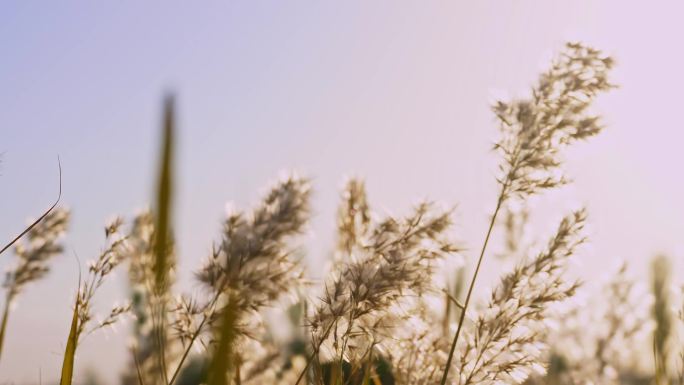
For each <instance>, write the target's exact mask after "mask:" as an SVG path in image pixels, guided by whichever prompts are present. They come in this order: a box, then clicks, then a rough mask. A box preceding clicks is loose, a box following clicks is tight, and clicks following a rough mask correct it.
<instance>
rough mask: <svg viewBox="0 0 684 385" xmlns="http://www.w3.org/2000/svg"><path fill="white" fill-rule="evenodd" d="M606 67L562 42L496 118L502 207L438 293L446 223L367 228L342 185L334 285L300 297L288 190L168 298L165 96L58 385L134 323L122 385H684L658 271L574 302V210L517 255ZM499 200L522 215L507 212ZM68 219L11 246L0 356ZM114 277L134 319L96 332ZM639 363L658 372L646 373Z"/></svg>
mask: <svg viewBox="0 0 684 385" xmlns="http://www.w3.org/2000/svg"><path fill="white" fill-rule="evenodd" d="M612 66H613V60H612V59H611V58H609V57H606V56H604V55H603V54H602V53H601V52H600V51H598V50H595V49H593V48H591V47H588V46H585V45H582V44H578V43H572V44H568V45H566V46H565V48H564V49H563V50H562V51H561V52H560V53H559V55H558V56H557V58H556V60H555V61H554V62H553V63H552V64H551V66H550V68H549V69H548V70H547V71H546V72H544V73H543V74H542V75H541V76H540V78H539V80H538V81H537V83H536V84H535V85H534V87H532V90H531V93H530V94H529V95H528V96H527V97H525V98H521V99H516V100H512V101H499V102H497V103H496V104H495V105H494V106H493V112H494V114H495V116H496V117H497V119H498V121H499V123H500V130H501V136H500V139H499V140H498V141H497V142H496V145H495V150H496V153H497V154H498V155H499V156H500V157H501V162H500V168H499V170H500V174H499V175H498V178H497V182H498V186H499V195H498V197H497V200H496V201H495V202H492V203H493V207H494V209H493V213H492V216H491V217H490V221H489V227H488V229H487V231H486V232H485V241H484V243H483V245H482V246H481V248H479V254H478V255H477V256H476V258H474V259H473V260H472V262H473V264H474V267H475V268H474V271H473V274H472V275H471V276H470V277H468V276H466V275H465V274H464V273H463V272H464V271H465V269H464V267H463V266H461V267H459V268H458V271H459V272H460V273H458V274H453V275H451V273H452V272H451V271H449V272H447V273H449V274H450V276H449V277H447V279H444V278H445V277H444V275H445V272H444V269H445V267H446V266H452V267H453V266H454V265H455V264H456V263H455V261H459V260H461V258H462V253H463V252H462V251H461V250H460V248H459V247H458V245H457V243H456V242H455V241H454V239H456V238H458V234H454V230H453V226H452V224H453V218H452V211H451V210H450V209H445V208H442V207H440V206H439V205H437V204H435V203H433V202H422V203H420V204H418V205H416V206H415V207H414V208H412V209H410V210H409V211H408V213H407V214H406V215H404V216H398V217H386V218H383V219H377V218H379V216H378V215H376V214H374V213H373V212H372V205H371V202H369V200H368V198H367V196H366V190H365V184H364V182H363V181H362V180H360V179H351V180H349V181H348V183H347V184H346V187H345V189H344V190H343V192H342V194H341V198H342V199H341V204H340V206H339V209H338V218H337V241H336V245H335V246H334V253H333V260H332V261H331V267H330V271H329V272H328V274H327V278H326V279H325V280H324V281H323V282H320V283H317V282H311V281H310V280H308V279H307V278H306V270H305V266H304V264H303V262H302V253H301V251H302V250H301V248H300V247H299V246H298V245H299V241H298V239H299V237H300V236H301V235H302V234H303V233H304V231H305V230H306V229H307V225H308V223H309V219H310V216H311V207H310V198H311V186H310V182H309V180H308V179H306V178H302V177H299V176H297V175H289V176H286V177H283V178H282V179H281V180H279V181H278V182H277V183H275V184H274V185H273V187H272V188H271V189H270V190H269V192H268V193H267V194H266V195H265V196H264V197H263V198H262V200H261V201H260V202H259V203H258V204H257V205H255V207H254V208H253V209H251V210H249V211H245V212H242V211H235V212H232V213H229V214H228V216H227V218H226V219H225V221H224V223H223V226H222V228H221V229H220V231H219V234H220V240H219V241H218V242H216V244H215V245H214V247H213V249H212V250H213V251H212V253H211V254H210V255H209V256H208V257H207V259H206V261H205V263H204V264H203V265H202V266H201V267H200V268H199V270H198V271H197V273H196V278H197V280H198V282H200V283H201V285H202V290H201V291H199V292H197V293H176V292H175V289H174V275H175V268H176V265H175V260H176V256H175V247H174V242H173V239H174V234H173V228H174V226H173V222H172V218H173V215H172V207H173V186H174V180H173V177H174V171H173V170H174V169H173V158H174V152H173V143H174V117H173V103H172V101H171V99H168V100H167V103H166V104H165V115H164V116H165V118H164V127H163V133H164V135H163V137H162V141H161V143H162V148H161V154H162V156H161V161H160V163H159V166H160V167H159V173H158V176H159V178H158V184H157V186H158V189H157V193H158V194H157V196H156V202H154V203H155V205H154V210H149V211H144V212H141V213H139V214H137V215H136V216H134V217H133V218H132V219H130V220H127V219H123V218H117V219H115V220H114V221H112V222H111V223H109V224H108V225H107V226H106V227H105V247H104V251H103V252H102V253H101V254H100V255H99V256H98V257H97V258H96V259H95V261H94V262H92V264H91V265H90V267H89V269H88V271H87V273H86V274H85V277H82V278H81V277H79V286H78V291H77V293H76V295H75V300H74V307H73V319H72V323H71V325H70V329H69V333H68V337H67V340H66V341H67V343H66V349H65V356H64V365H63V371H62V379H61V384H63V385H67V384H72V383H76V382H78V377H77V376H75V373H78V361H77V357H78V356H77V354H76V352H77V349H78V347H79V346H80V343H81V342H82V340H83V337H84V336H85V335H87V334H88V333H90V332H94V331H96V330H98V329H101V328H103V327H108V326H110V325H112V324H114V323H116V322H117V321H118V320H119V319H120V318H122V317H123V316H126V315H130V316H131V318H132V319H133V322H132V330H131V333H132V337H133V338H132V341H133V342H132V344H131V346H130V354H131V355H130V365H129V366H128V369H127V370H126V371H125V372H124V373H122V382H123V383H124V384H131V385H134V384H136V385H155V384H161V385H173V384H179V385H180V384H200V383H206V384H211V385H227V384H235V385H237V384H309V385H347V384H350V385H351V384H355V385H356V384H358V385H369V384H374V385H389V384H406V385H408V384H420V385H433V384H442V385H444V384H459V385H479V384H500V383H505V384H520V383H545V384H607V383H611V384H612V383H615V384H617V383H646V382H655V383H657V384H668V383H674V381H675V380H676V379H677V378H679V381H680V383H682V382H684V380H682V378H684V377H683V376H682V373H683V372H682V364H683V363H684V359H682V358H681V357H684V356H682V355H681V354H682V352H680V349H678V345H677V341H678V340H677V338H678V332H677V330H678V329H681V326H682V325H684V323H683V322H682V318H681V311H680V312H679V313H678V311H677V310H674V308H677V309H678V310H681V309H682V304H681V303H679V302H678V301H680V300H679V299H677V297H676V296H674V295H673V292H672V288H671V287H672V282H671V278H670V277H669V275H668V272H669V267H668V264H667V263H668V262H667V259H665V258H664V257H663V258H658V259H656V260H654V264H653V274H652V280H651V293H652V295H651V296H650V297H649V296H648V293H647V291H645V290H642V291H639V290H638V285H637V284H636V283H635V281H634V280H632V279H631V278H630V277H629V276H628V269H627V267H626V265H625V266H623V267H622V268H621V269H620V270H619V271H618V272H617V274H616V275H615V276H614V277H612V278H611V280H610V281H609V282H608V283H607V284H606V285H605V286H604V287H603V289H602V290H601V292H600V294H601V296H594V297H592V299H591V301H586V300H583V299H582V298H583V297H582V295H580V294H581V293H583V292H584V288H583V287H582V286H581V285H580V283H578V282H576V281H574V280H572V279H571V278H569V275H568V273H567V272H566V267H567V264H568V260H569V259H570V258H573V257H574V256H575V255H577V254H578V250H579V247H580V246H581V245H582V244H583V243H584V242H585V241H586V238H585V236H584V233H583V228H584V225H585V222H586V220H587V213H586V212H585V211H584V210H579V211H576V212H572V213H570V214H567V215H566V216H565V217H564V218H563V219H562V220H561V221H560V223H559V224H558V226H557V227H556V229H555V231H554V232H553V233H552V234H550V239H549V241H548V242H547V243H545V244H527V243H526V242H527V241H526V240H527V239H528V238H529V237H528V236H527V235H528V234H527V232H528V231H529V229H528V228H527V226H526V222H527V219H528V217H529V216H532V215H534V212H532V211H530V210H528V208H527V206H526V205H525V202H526V201H527V200H528V199H529V198H530V197H531V196H532V195H537V194H541V193H543V192H544V191H546V190H549V189H553V188H557V187H560V186H562V185H564V184H566V183H568V179H567V178H566V177H565V176H564V174H563V168H562V166H563V161H562V151H563V149H564V148H565V147H566V146H569V145H573V144H574V143H575V142H577V141H581V140H586V139H589V138H590V137H592V136H594V135H597V134H599V133H600V131H601V130H602V129H603V127H602V125H601V124H600V119H599V118H598V116H596V115H593V114H592V113H591V112H590V108H591V105H592V102H593V101H594V100H595V98H596V97H597V96H598V95H599V94H600V93H602V92H605V91H608V90H610V89H612V88H614V86H613V85H612V84H611V83H610V82H609V80H608V75H609V72H610V70H611V68H612ZM511 203H515V205H516V206H519V207H523V208H524V209H523V210H520V211H517V212H516V211H514V210H511V207H512V205H511ZM500 213H506V214H505V217H504V222H503V225H504V228H505V229H506V236H505V237H504V238H503V239H495V238H497V237H492V229H493V228H494V227H495V225H496V224H497V219H499V218H498V217H499V214H500ZM67 221H68V211H65V210H62V209H56V210H54V211H51V212H49V213H48V214H47V215H45V216H44V217H43V218H41V219H40V220H38V221H36V223H35V224H34V225H33V226H32V227H31V228H30V230H29V231H28V232H27V234H26V237H25V241H24V242H20V243H17V244H16V246H15V249H14V251H15V256H16V263H15V264H14V265H13V267H12V268H11V269H10V270H9V272H8V273H7V278H6V280H5V285H4V287H5V289H6V301H5V308H4V309H5V310H4V316H3V317H4V318H3V321H2V329H0V348H1V347H2V336H4V333H5V330H6V328H7V320H8V316H9V314H10V309H11V306H10V304H11V302H12V301H13V300H15V299H16V297H17V296H18V295H19V294H20V293H21V292H22V291H23V290H24V289H25V286H26V285H27V284H29V283H30V282H33V281H35V280H38V279H42V278H43V277H44V276H45V275H46V274H47V272H48V271H49V263H50V261H51V260H52V258H53V257H54V256H55V255H58V254H60V253H61V252H62V248H61V246H60V244H59V242H58V240H59V237H60V236H61V235H62V234H63V233H64V231H65V229H66V223H67ZM22 235H23V234H22ZM19 238H21V236H20V237H18V238H17V239H19ZM491 242H500V243H501V245H502V246H503V247H502V250H504V251H503V253H502V254H501V255H499V257H501V258H507V259H509V260H513V261H514V262H515V267H514V268H512V269H511V270H510V271H508V272H507V273H506V274H504V275H503V276H502V277H501V278H500V280H499V281H498V284H496V286H495V287H494V288H493V289H492V291H491V293H490V294H489V296H488V297H486V298H487V300H484V301H482V300H478V297H483V296H481V295H478V294H485V293H478V291H479V290H478V289H477V286H476V282H477V278H478V273H479V271H480V268H481V266H482V265H483V263H487V262H489V259H488V258H489V257H486V256H487V255H488V250H487V248H488V244H489V243H491ZM123 267H127V268H128V276H129V282H130V290H129V294H130V299H131V301H130V304H124V305H119V306H114V307H113V308H112V309H111V311H110V312H109V314H107V315H105V317H104V318H103V320H102V321H101V322H100V323H97V324H92V319H93V318H94V317H93V313H92V303H93V301H94V300H95V298H96V293H97V290H98V288H99V287H100V286H101V285H102V283H103V282H104V281H105V280H106V279H107V277H109V275H110V273H111V272H112V271H113V270H114V269H116V268H123ZM578 293H580V294H578ZM585 296H586V294H585ZM651 297H652V298H653V301H649V298H651ZM293 299H294V300H293ZM651 303H652V307H651V309H650V311H649V306H650V305H651ZM267 308H276V309H278V308H281V309H284V312H285V311H287V312H288V314H289V319H290V323H291V325H290V326H291V328H292V329H293V330H294V332H293V333H292V336H291V340H290V341H289V342H287V343H282V342H277V341H276V339H274V338H273V336H272V333H271V327H272V325H270V324H269V323H268V322H267V321H265V318H264V316H263V314H264V311H265V310H266V309H267ZM644 309H646V310H644ZM678 314H680V317H679V318H678V317H677V315H678ZM282 318H283V319H286V317H285V316H284V315H283V317H282ZM8 330H9V329H8ZM0 351H1V350H0ZM644 351H646V352H651V353H652V355H651V357H652V358H653V362H649V361H648V360H646V361H645V360H644V359H643V357H644V355H643V354H642V353H641V354H640V353H639V352H644ZM635 362H636V363H635Z"/></svg>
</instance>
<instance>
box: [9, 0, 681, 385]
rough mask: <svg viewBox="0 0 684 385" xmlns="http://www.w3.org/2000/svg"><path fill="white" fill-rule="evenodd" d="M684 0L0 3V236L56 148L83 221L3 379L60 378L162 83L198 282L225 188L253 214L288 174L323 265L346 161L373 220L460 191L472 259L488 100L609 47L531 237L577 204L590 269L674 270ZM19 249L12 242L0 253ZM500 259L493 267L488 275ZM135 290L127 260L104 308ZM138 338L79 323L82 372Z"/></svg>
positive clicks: (13, 326)
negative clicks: (580, 46) (308, 214)
mask: <svg viewBox="0 0 684 385" xmlns="http://www.w3.org/2000/svg"><path fill="white" fill-rule="evenodd" d="M683 11H684V6H682V5H680V4H679V3H678V2H659V1H654V2H649V3H648V4H647V5H646V4H645V3H638V2H623V1H603V2H591V1H573V2H536V1H521V0H516V1H506V2H503V1H478V2H465V1H430V2H427V1H423V2H417V1H375V2H361V1H347V2H343V3H342V2H335V3H333V2H312V1H287V2H286V1H207V2H201V3H197V2H193V3H190V2H182V1H145V2H140V1H129V0H124V1H116V2H104V1H100V2H74V1H64V2H36V1H4V2H2V3H0V50H1V51H0V52H1V53H0V153H2V159H1V163H0V218H1V220H0V236H1V237H4V238H6V239H7V240H9V239H10V238H11V237H13V236H14V235H15V234H17V233H18V232H20V231H21V230H22V226H25V224H26V223H27V220H28V218H29V217H31V216H33V217H35V216H37V215H39V214H40V212H41V210H43V209H44V208H46V207H47V206H48V205H49V203H50V202H51V201H52V200H53V199H54V198H55V195H56V192H57V185H58V177H57V157H58V156H59V157H60V159H61V165H62V169H63V199H62V204H63V205H65V206H68V207H69V208H71V210H72V214H73V220H72V223H71V226H70V230H69V233H68V235H67V236H66V237H65V244H66V246H67V250H68V252H67V253H65V255H63V256H60V257H58V258H57V259H56V260H55V262H54V265H53V266H52V272H51V273H50V275H49V277H48V278H46V279H44V280H42V281H40V282H39V283H37V284H35V285H33V286H31V287H29V288H28V289H27V290H26V292H25V293H24V294H23V295H22V296H21V297H20V298H19V299H18V301H17V302H16V304H15V305H14V306H15V308H14V311H13V313H12V315H11V319H10V322H9V326H8V327H9V331H8V337H7V340H6V343H5V347H4V354H3V357H2V361H1V362H0V383H11V382H13V383H37V382H38V380H39V379H42V380H43V381H46V382H49V381H51V380H54V379H56V378H58V376H59V375H58V373H59V368H60V366H61V360H62V354H63V350H64V346H65V341H66V336H67V334H68V325H69V318H70V312H71V309H70V306H71V302H72V299H73V294H74V292H75V289H76V286H77V282H78V281H77V280H78V262H77V260H76V258H74V255H78V258H79V260H81V261H82V262H83V263H84V264H85V261H87V260H89V259H92V258H95V257H96V256H97V253H98V251H100V250H101V248H102V247H103V242H104V239H103V238H104V232H103V231H102V229H103V225H104V223H105V222H106V220H107V219H109V218H111V217H112V216H113V215H116V214H121V215H123V216H126V217H128V218H130V217H131V216H132V215H133V214H134V213H135V212H136V211H137V210H140V209H142V208H144V207H146V205H147V204H148V203H149V201H150V198H151V196H152V187H153V186H152V183H151V181H152V180H153V176H154V169H155V165H156V160H157V147H158V143H157V141H158V137H159V128H160V127H159V126H160V115H161V105H162V99H163V96H164V95H165V94H167V93H173V94H174V95H175V96H176V99H177V107H178V124H179V151H178V159H177V165H178V178H177V181H178V185H177V189H178V196H177V210H176V217H175V220H176V226H175V228H176V232H177V237H178V243H179V254H180V257H179V258H180V262H179V263H180V267H179V276H180V277H179V279H180V284H179V290H193V289H196V288H197V286H196V284H194V283H192V271H193V269H195V268H196V267H198V266H199V265H200V263H201V261H202V258H204V257H205V256H206V255H207V254H208V250H209V246H210V244H211V242H212V241H214V240H216V239H218V237H219V230H220V221H221V219H222V218H223V216H224V213H225V206H226V202H229V201H230V202H234V203H235V205H236V206H238V207H243V208H248V207H250V206H251V205H253V204H254V203H255V202H257V201H258V198H259V197H260V196H261V195H262V194H263V193H264V191H265V189H266V188H267V187H268V185H269V184H270V183H272V182H273V181H274V180H276V179H277V177H278V176H279V175H281V174H282V173H283V172H284V171H287V170H296V171H297V172H298V173H300V174H303V175H306V176H309V177H311V178H312V180H313V187H314V200H313V205H314V219H313V221H312V223H311V225H310V229H309V231H308V233H307V234H306V237H305V244H306V248H307V252H308V261H309V263H310V266H311V271H312V272H313V273H312V275H314V276H316V273H317V272H320V271H321V268H322V266H324V264H325V258H327V256H328V255H329V250H330V249H331V247H332V241H333V239H334V238H333V237H334V220H335V219H334V213H335V209H336V205H337V201H338V197H339V190H340V188H341V186H342V185H343V182H344V180H345V178H347V177H349V176H361V177H363V178H365V180H366V184H367V187H368V192H369V199H370V202H371V205H372V206H373V207H374V208H375V209H376V210H377V211H378V212H379V213H380V214H387V213H392V214H401V213H405V212H407V210H408V209H409V208H410V207H411V206H412V205H413V204H415V203H416V202H418V201H419V200H420V199H422V198H427V199H432V200H435V201H439V202H444V203H445V204H446V205H449V206H456V214H455V221H456V232H457V234H458V237H459V238H460V239H462V240H463V243H464V245H465V246H466V248H467V250H469V251H467V252H466V255H467V256H470V257H471V258H472V254H474V252H473V250H474V249H477V247H478V245H479V244H480V243H481V242H482V238H483V236H484V231H485V230H486V220H487V216H488V215H489V214H490V213H491V211H492V209H493V206H494V204H495V199H496V184H495V182H494V176H495V171H496V165H497V157H496V154H494V153H492V152H491V147H492V144H493V143H494V141H495V140H496V134H497V126H496V122H495V120H494V117H493V115H492V113H491V112H490V109H489V106H490V104H491V102H492V101H493V96H495V95H500V94H501V93H502V92H506V93H508V94H509V95H511V96H517V95H519V96H525V95H526V91H527V90H529V87H530V86H531V85H532V84H533V82H534V81H535V79H536V76H537V74H538V73H539V72H540V71H541V70H543V69H544V67H545V65H546V64H548V60H549V59H550V58H551V57H552V55H553V53H554V52H556V51H557V50H558V49H560V48H561V47H562V45H563V43H564V42H565V41H568V40H581V41H583V42H585V43H587V44H590V45H593V46H595V47H596V48H600V49H602V50H604V51H605V52H606V53H608V54H610V55H612V56H614V57H615V59H616V60H617V63H618V66H617V68H616V70H615V74H614V75H615V76H614V77H613V80H614V82H616V83H618V84H619V85H620V88H618V89H616V90H614V91H612V92H610V93H609V94H606V95H605V96H601V97H600V99H599V100H598V102H597V103H596V108H595V111H597V112H598V113H600V114H602V115H603V117H604V122H605V123H606V125H607V129H606V131H605V132H604V133H602V134H601V136H599V137H597V138H595V140H591V141H590V142H587V143H583V144H580V145H579V146H577V147H576V148H573V149H570V150H569V151H568V152H567V154H566V155H567V156H566V159H567V163H566V167H565V169H566V170H567V173H568V174H569V175H570V176H571V177H572V178H573V179H574V183H573V184H572V185H571V186H569V187H567V188H564V189H563V190H561V191H559V192H557V193H553V194H546V195H545V196H543V197H540V198H538V199H535V201H534V204H533V206H532V209H533V215H535V218H536V219H535V223H536V224H537V225H536V226H534V227H533V230H532V232H533V234H532V236H533V237H537V236H538V237H540V238H543V237H544V236H546V235H548V233H549V231H550V229H551V226H550V225H551V224H553V223H555V222H557V220H558V218H559V217H560V216H561V215H563V214H564V213H566V212H567V211H568V210H569V209H571V208H576V207H579V206H586V207H587V208H588V210H589V215H590V223H591V230H590V236H591V244H590V247H589V248H587V250H586V251H585V254H586V255H585V256H584V257H583V258H582V260H581V261H580V264H579V266H580V267H579V268H578V269H577V271H578V272H579V274H580V275H581V276H582V277H583V278H584V279H586V280H592V279H595V278H598V277H600V276H601V275H602V274H605V272H607V271H610V269H611V268H613V267H614V266H615V265H616V263H617V262H616V261H618V260H626V261H629V263H630V264H631V266H632V268H633V269H634V271H635V272H636V274H637V275H640V276H642V277H644V278H645V277H647V271H646V268H647V266H648V265H647V263H648V259H649V258H650V257H651V256H653V255H655V254H657V253H665V254H667V255H670V256H671V257H672V258H674V260H675V263H676V266H678V267H679V268H680V269H681V267H684V263H683V262H682V259H684V241H682V234H683V232H684V202H683V201H682V199H681V197H682V196H684V182H683V179H682V178H683V174H682V171H681V165H683V164H684V152H683V151H682V149H681V147H682V142H683V140H684V130H682V128H683V127H682V123H681V119H680V111H681V90H682V89H684V73H683V72H682V70H681V69H682V68H684V54H682V52H681V49H680V47H681V44H680V39H679V37H680V36H684V26H683V25H682V24H681V22H680V15H681V14H682V12H683ZM11 262H12V261H11V254H4V255H3V256H2V258H1V259H0V268H3V269H4V268H7V267H9V266H10V265H11ZM497 263H498V262H497V261H496V260H494V259H491V260H489V261H485V265H486V266H485V269H486V270H489V271H490V275H493V273H491V272H492V271H494V270H496V265H497ZM483 286H486V284H483ZM481 291H482V290H481ZM125 298H126V290H125V272H124V271H121V272H120V273H119V275H118V276H117V277H116V278H115V279H114V280H112V281H111V282H109V283H108V284H106V285H105V286H104V287H103V290H102V291H101V292H100V293H99V294H98V297H97V298H96V308H97V309H100V310H101V311H105V309H108V308H109V306H110V305H111V304H112V303H113V302H115V301H119V302H121V301H123V300H125ZM126 333H127V328H126V325H119V328H118V329H117V330H108V331H106V332H103V333H101V334H96V335H92V336H88V337H87V338H86V339H85V340H84V341H83V343H82V345H81V347H80V351H79V355H78V357H77V360H78V362H77V371H78V372H79V373H84V372H85V371H87V370H89V368H95V369H96V370H97V372H98V373H100V376H101V377H102V379H104V380H105V382H106V383H108V384H116V383H117V380H118V377H117V376H118V373H120V370H121V368H122V367H123V365H125V364H126V362H127V361H126V359H127V355H126V350H125V346H126V342H127V339H126V337H125V336H126ZM80 378H83V377H80Z"/></svg>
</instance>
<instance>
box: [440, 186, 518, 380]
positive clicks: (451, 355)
mask: <svg viewBox="0 0 684 385" xmlns="http://www.w3.org/2000/svg"><path fill="white" fill-rule="evenodd" d="M510 175H511V174H510V173H509V174H508V177H507V178H506V182H505V183H503V185H502V186H501V192H500V193H499V198H498V200H497V203H496V209H494V214H493V215H492V219H491V221H489V228H488V229H487V235H486V236H485V240H484V243H483V244H482V250H481V251H480V257H479V258H478V260H477V265H476V267H475V272H474V273H473V278H472V279H471V280H470V286H469V287H468V294H467V295H466V299H465V303H464V304H463V309H461V316H460V317H459V320H458V328H457V329H456V335H454V340H453V341H452V343H451V349H450V350H449V358H447V362H446V367H445V368H444V373H443V374H442V380H441V382H440V384H441V385H445V384H446V381H447V375H448V374H449V368H450V367H451V361H452V360H453V358H454V352H455V350H456V344H457V343H458V336H459V335H460V334H461V329H462V328H463V323H464V321H465V317H466V312H467V310H468V305H469V304H470V297H471V296H472V294H473V288H474V287H475V280H477V275H478V273H479V272H480V266H481V265H482V259H483V258H484V254H485V251H486V250H487V244H488V243H489V238H490V237H491V235H492V229H493V228H494V223H496V216H497V215H498V214H499V210H500V209H501V206H502V205H503V202H504V200H505V196H506V192H507V190H508V185H509V181H510Z"/></svg>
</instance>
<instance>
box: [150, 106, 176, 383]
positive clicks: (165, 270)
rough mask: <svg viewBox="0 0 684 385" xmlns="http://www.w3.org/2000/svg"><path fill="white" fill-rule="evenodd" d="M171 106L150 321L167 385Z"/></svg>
mask: <svg viewBox="0 0 684 385" xmlns="http://www.w3.org/2000/svg"><path fill="white" fill-rule="evenodd" d="M174 125H175V122H174V102H173V98H172V97H170V96H169V97H167V98H166V100H165V101H164V118H163V127H162V149H161V161H160V168H159V176H158V184H157V197H156V198H157V199H156V203H157V207H156V212H155V222H156V223H155V225H156V226H155V229H156V233H155V243H154V264H153V266H152V269H153V273H154V277H155V293H154V296H155V297H156V298H155V299H156V301H155V302H156V306H155V307H156V309H155V310H156V311H155V314H153V315H152V317H153V321H154V322H153V327H154V330H155V332H154V335H155V344H154V345H155V346H154V352H155V356H156V357H157V362H158V364H159V369H160V371H161V378H162V380H163V383H164V384H169V381H168V378H167V376H168V373H167V369H166V352H165V350H166V349H165V344H166V301H167V299H168V292H169V286H170V278H169V277H170V275H169V270H170V268H171V267H172V265H173V261H171V260H170V259H171V257H170V252H169V245H170V243H171V241H172V236H171V207H172V203H171V202H172V198H173V142H174Z"/></svg>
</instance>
